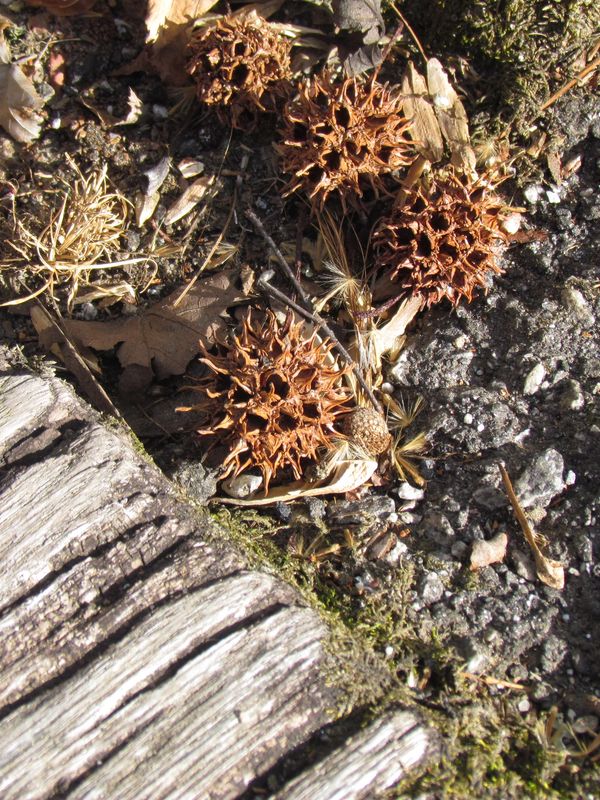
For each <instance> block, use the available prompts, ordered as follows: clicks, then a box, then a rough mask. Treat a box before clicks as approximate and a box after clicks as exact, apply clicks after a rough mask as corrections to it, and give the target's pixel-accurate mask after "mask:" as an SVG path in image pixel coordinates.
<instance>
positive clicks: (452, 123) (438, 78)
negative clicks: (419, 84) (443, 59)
mask: <svg viewBox="0 0 600 800" xmlns="http://www.w3.org/2000/svg"><path fill="white" fill-rule="evenodd" d="M427 87H428V89H429V94H430V95H431V98H432V100H433V106H434V108H435V114H436V116H437V119H438V122H439V124H440V129H441V131H442V135H443V137H444V139H445V140H446V141H447V142H448V147H449V148H450V152H451V153H452V156H451V161H452V164H453V165H454V166H455V167H459V168H460V169H462V170H464V171H465V172H466V173H467V174H469V173H471V172H473V171H474V169H475V164H476V162H477V158H476V156H475V152H474V150H473V148H472V147H471V138H470V136H469V124H468V119H467V112H466V111H465V108H464V106H463V104H462V103H461V101H460V99H459V97H458V95H457V94H456V92H455V91H454V88H453V87H452V84H451V83H450V81H449V80H448V76H447V74H446V72H445V70H444V68H443V67H442V65H441V64H440V62H439V61H438V60H437V58H430V59H429V61H428V62H427Z"/></svg>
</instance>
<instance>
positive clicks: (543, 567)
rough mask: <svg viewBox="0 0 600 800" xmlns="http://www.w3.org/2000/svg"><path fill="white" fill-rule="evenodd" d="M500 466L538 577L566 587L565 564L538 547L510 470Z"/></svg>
mask: <svg viewBox="0 0 600 800" xmlns="http://www.w3.org/2000/svg"><path fill="white" fill-rule="evenodd" d="M499 466H500V474H501V475H502V480H503V482H504V488H505V489H506V494H507V495H508V499H509V501H510V504H511V506H512V507H513V511H514V512H515V517H516V518H517V521H518V523H519V525H520V526H521V530H522V531H523V535H524V536H525V539H526V540H527V544H528V545H529V547H530V548H531V552H532V553H533V558H534V560H535V569H536V572H537V576H538V578H539V579H540V580H541V581H542V583H545V584H546V586H551V587H552V588H553V589H564V586H565V569H564V567H563V565H562V564H561V563H560V562H559V561H554V560H553V559H551V558H548V557H547V556H545V555H544V554H543V553H542V551H541V550H540V548H539V547H538V545H537V542H536V540H535V537H536V534H535V532H534V530H533V528H532V527H531V525H530V523H529V520H528V519H527V516H526V514H525V512H524V511H523V508H522V506H521V504H520V503H519V501H518V499H517V496H516V494H515V490H514V489H513V485H512V482H511V480H510V477H509V475H508V472H507V471H506V469H505V468H504V466H503V465H502V464H500V465H499Z"/></svg>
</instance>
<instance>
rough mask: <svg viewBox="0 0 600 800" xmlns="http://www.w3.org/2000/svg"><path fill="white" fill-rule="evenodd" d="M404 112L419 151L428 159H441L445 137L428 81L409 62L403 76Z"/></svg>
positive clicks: (433, 160)
mask: <svg viewBox="0 0 600 800" xmlns="http://www.w3.org/2000/svg"><path fill="white" fill-rule="evenodd" d="M402 94H403V95H404V105H403V108H404V113H405V114H406V116H407V117H408V118H409V119H410V121H411V128H410V132H411V135H412V137H413V139H414V140H415V144H416V148H417V150H418V152H419V153H420V154H421V155H422V156H424V157H425V158H426V159H427V160H428V161H432V162H435V161H439V160H440V159H441V157H442V156H443V155H444V139H443V137H442V132H441V130H440V124H439V122H438V119H437V116H436V113H435V111H434V110H433V101H432V99H431V97H430V96H429V90H428V89H427V81H426V80H425V78H424V77H423V76H422V75H420V74H419V73H418V72H417V70H416V69H415V66H414V64H413V63H412V62H409V64H408V66H407V68H406V71H405V72H404V76H403V78H402Z"/></svg>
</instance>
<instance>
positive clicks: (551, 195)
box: [546, 189, 561, 204]
mask: <svg viewBox="0 0 600 800" xmlns="http://www.w3.org/2000/svg"><path fill="white" fill-rule="evenodd" d="M546 197H547V198H548V202H549V203H554V204H556V203H560V200H561V198H560V195H559V194H558V192H553V191H552V189H548V191H547V192H546Z"/></svg>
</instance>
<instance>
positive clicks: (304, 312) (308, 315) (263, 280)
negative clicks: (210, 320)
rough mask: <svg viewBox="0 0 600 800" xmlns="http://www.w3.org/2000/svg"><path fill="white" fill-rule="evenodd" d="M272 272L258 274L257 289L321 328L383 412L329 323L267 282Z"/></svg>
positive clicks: (381, 412)
mask: <svg viewBox="0 0 600 800" xmlns="http://www.w3.org/2000/svg"><path fill="white" fill-rule="evenodd" d="M273 274H274V273H273V270H266V271H265V272H263V273H262V274H261V275H260V277H259V279H258V281H257V282H256V285H257V287H258V288H259V289H262V290H263V291H264V292H265V293H267V294H270V295H271V296H272V297H274V298H275V299H276V300H279V301H280V302H281V303H283V304H284V305H286V306H289V307H290V308H292V309H294V311H296V312H297V313H298V314H300V315H301V316H303V317H304V318H305V319H308V320H310V321H311V322H312V323H314V324H315V325H316V326H317V327H318V328H321V329H322V331H323V333H324V334H325V335H326V336H327V337H328V338H329V339H331V341H332V342H333V345H334V347H335V348H336V350H337V351H338V353H339V354H340V355H341V357H342V358H343V359H344V361H345V362H346V364H348V365H349V366H350V367H351V368H352V371H353V372H354V374H355V375H356V379H357V381H358V382H359V383H360V385H361V387H362V388H363V390H364V391H365V393H366V395H367V396H368V398H369V400H370V401H371V403H372V404H373V407H374V408H376V409H377V411H379V413H380V414H383V408H382V407H381V404H380V403H379V401H378V400H377V398H376V397H375V395H374V394H373V392H372V390H371V387H370V386H369V385H368V383H367V382H366V381H365V379H364V377H363V376H362V374H361V372H360V370H359V369H358V366H357V364H356V363H355V361H354V359H353V358H352V356H351V355H350V353H349V352H348V351H347V350H346V348H345V347H344V345H343V344H342V343H341V342H340V340H339V339H338V338H337V336H336V335H335V333H334V332H333V331H332V330H331V328H330V327H329V325H328V324H327V323H326V322H325V320H324V319H323V317H322V316H321V315H320V314H317V312H316V311H310V310H308V309H306V308H303V307H302V306H301V305H299V304H298V303H296V302H295V301H294V300H291V299H290V298H289V297H288V296H287V295H286V294H284V293H283V292H280V291H279V289H276V288H275V287H274V286H273V285H272V284H271V283H269V280H270V278H272V276H273Z"/></svg>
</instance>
